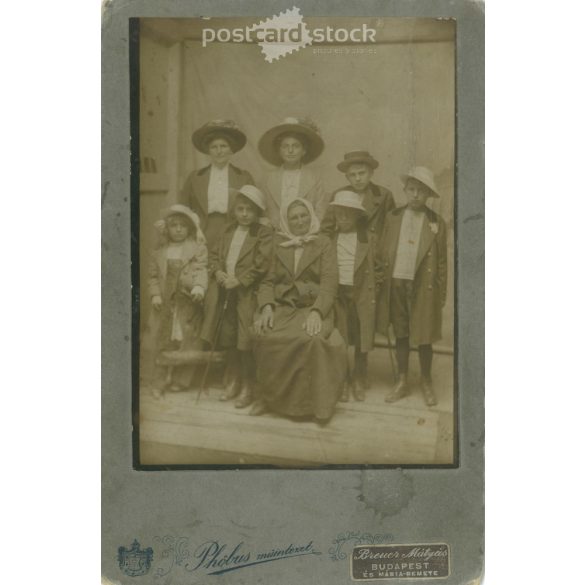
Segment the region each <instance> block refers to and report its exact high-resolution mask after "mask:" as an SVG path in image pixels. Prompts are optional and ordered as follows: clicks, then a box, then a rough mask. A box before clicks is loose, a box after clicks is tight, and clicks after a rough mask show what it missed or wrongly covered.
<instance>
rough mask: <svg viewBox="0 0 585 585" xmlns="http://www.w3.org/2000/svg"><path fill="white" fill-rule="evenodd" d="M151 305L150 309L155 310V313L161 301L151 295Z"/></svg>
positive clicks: (158, 297)
mask: <svg viewBox="0 0 585 585" xmlns="http://www.w3.org/2000/svg"><path fill="white" fill-rule="evenodd" d="M150 302H151V303H152V308H153V309H156V310H157V311H158V310H159V309H160V308H161V307H162V299H161V298H160V296H159V295H153V297H152V299H150Z"/></svg>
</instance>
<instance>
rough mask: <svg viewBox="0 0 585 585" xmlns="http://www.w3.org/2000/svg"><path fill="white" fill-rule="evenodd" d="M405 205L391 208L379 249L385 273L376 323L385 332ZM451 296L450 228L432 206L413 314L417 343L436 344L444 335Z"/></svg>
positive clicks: (424, 230)
mask: <svg viewBox="0 0 585 585" xmlns="http://www.w3.org/2000/svg"><path fill="white" fill-rule="evenodd" d="M405 210H406V206H405V207H400V208H398V209H395V210H394V211H391V212H390V213H389V214H388V215H387V217H386V222H385V224H384V231H383V233H382V237H381V238H380V241H379V243H378V247H377V251H376V264H377V269H378V270H380V271H381V272H382V274H383V284H382V289H381V292H380V297H379V302H378V309H377V316H376V326H377V330H378V331H379V332H380V333H383V334H384V335H387V334H388V326H389V324H390V315H389V305H390V294H391V290H392V273H393V271H394V264H395V262H396V252H397V250H398V241H399V236H400V227H401V225H402V218H403V217H404V211H405ZM446 298H447V228H446V226H445V221H444V220H443V219H442V218H441V217H440V216H439V215H438V214H437V213H435V212H434V211H432V210H431V209H429V208H428V207H427V208H426V209H425V217H424V219H423V225H422V230H421V236H420V243H419V248H418V255H417V260H416V272H415V278H414V281H413V295H412V299H411V301H412V305H411V315H410V340H411V343H412V344H413V345H421V344H427V343H432V342H434V341H437V340H438V339H440V338H441V324H442V323H441V311H442V307H443V305H444V304H445V300H446Z"/></svg>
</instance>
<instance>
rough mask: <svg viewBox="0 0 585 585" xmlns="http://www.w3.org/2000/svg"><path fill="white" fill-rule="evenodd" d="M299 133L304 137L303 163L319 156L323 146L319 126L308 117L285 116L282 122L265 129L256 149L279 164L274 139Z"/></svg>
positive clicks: (279, 159)
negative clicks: (305, 148)
mask: <svg viewBox="0 0 585 585" xmlns="http://www.w3.org/2000/svg"><path fill="white" fill-rule="evenodd" d="M289 133H293V134H300V135H301V136H303V137H304V138H305V141H306V144H307V152H306V154H305V156H304V157H303V163H304V164H308V163H310V162H312V161H314V160H315V159H316V158H318V157H319V156H320V154H321V153H322V152H323V149H324V148H325V143H324V142H323V139H322V138H321V134H320V133H319V128H317V126H316V125H315V124H314V123H313V122H312V121H311V120H309V119H307V118H304V119H299V118H285V119H284V120H283V121H282V123H280V124H278V125H277V126H274V127H273V128H270V130H267V131H266V132H265V133H264V134H263V136H262V138H260V141H259V142H258V150H259V151H260V154H261V155H262V157H263V158H264V159H265V160H267V161H268V162H269V163H271V164H273V165H275V166H280V165H281V164H282V159H281V158H280V154H279V152H278V150H277V149H276V144H275V142H276V139H277V138H278V137H279V136H282V135H283V134H289Z"/></svg>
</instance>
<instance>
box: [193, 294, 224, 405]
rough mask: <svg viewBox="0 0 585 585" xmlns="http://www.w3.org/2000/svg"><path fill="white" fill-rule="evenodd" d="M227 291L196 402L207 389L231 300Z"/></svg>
mask: <svg viewBox="0 0 585 585" xmlns="http://www.w3.org/2000/svg"><path fill="white" fill-rule="evenodd" d="M224 291H225V293H224V294H225V300H224V302H223V305H222V307H221V312H220V314H219V317H218V319H217V325H216V326H215V333H214V334H213V343H212V345H211V351H210V352H209V359H208V360H207V363H206V364H205V370H204V371H203V377H202V378H201V386H200V388H199V393H198V394H197V400H196V401H195V402H199V398H201V392H203V390H204V389H205V383H206V382H207V375H208V374H209V368H210V367H211V362H212V360H213V354H214V353H215V348H216V346H217V342H218V341H219V334H220V332H221V326H222V324H223V320H224V317H225V313H226V310H227V306H228V303H229V300H230V293H231V291H226V290H225V289H224Z"/></svg>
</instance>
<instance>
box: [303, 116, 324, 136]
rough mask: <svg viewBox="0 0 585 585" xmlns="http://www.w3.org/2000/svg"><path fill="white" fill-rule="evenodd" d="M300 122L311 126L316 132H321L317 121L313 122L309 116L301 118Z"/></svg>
mask: <svg viewBox="0 0 585 585" xmlns="http://www.w3.org/2000/svg"><path fill="white" fill-rule="evenodd" d="M299 123H300V124H302V125H303V126H307V127H309V128H310V129H311V130H313V132H316V133H317V134H321V130H320V129H319V126H317V124H315V122H313V120H311V118H309V117H305V118H299Z"/></svg>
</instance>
